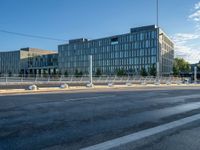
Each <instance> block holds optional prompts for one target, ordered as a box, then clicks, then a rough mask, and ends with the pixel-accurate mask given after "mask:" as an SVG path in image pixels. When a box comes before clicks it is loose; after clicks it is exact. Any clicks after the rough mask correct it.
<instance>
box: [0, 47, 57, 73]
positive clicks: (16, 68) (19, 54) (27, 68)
mask: <svg viewBox="0 0 200 150" xmlns="http://www.w3.org/2000/svg"><path fill="white" fill-rule="evenodd" d="M19 73H21V74H43V73H46V74H55V73H58V54H57V53H56V52H53V51H47V50H40V49H34V48H23V49H20V50H18V51H12V52H0V74H10V75H11V74H12V75H14V74H16V75H18V74H19Z"/></svg>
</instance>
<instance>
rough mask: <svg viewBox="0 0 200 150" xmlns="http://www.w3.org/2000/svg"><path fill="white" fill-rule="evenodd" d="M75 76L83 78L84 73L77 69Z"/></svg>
mask: <svg viewBox="0 0 200 150" xmlns="http://www.w3.org/2000/svg"><path fill="white" fill-rule="evenodd" d="M74 75H75V77H77V78H78V77H81V76H83V72H82V71H80V72H79V71H78V70H77V69H76V70H75V73H74Z"/></svg>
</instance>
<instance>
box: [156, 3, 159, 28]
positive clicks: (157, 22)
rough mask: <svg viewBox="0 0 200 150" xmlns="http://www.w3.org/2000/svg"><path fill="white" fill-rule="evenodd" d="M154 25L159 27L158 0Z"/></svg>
mask: <svg viewBox="0 0 200 150" xmlns="http://www.w3.org/2000/svg"><path fill="white" fill-rule="evenodd" d="M156 25H157V27H158V26H159V0H156Z"/></svg>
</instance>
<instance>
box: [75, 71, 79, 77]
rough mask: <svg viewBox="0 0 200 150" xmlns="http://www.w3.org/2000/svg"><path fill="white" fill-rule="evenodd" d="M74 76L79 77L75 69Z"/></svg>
mask: <svg viewBox="0 0 200 150" xmlns="http://www.w3.org/2000/svg"><path fill="white" fill-rule="evenodd" d="M74 75H75V77H78V76H79V72H78V70H77V69H76V70H75V73H74Z"/></svg>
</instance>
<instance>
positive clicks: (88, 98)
mask: <svg viewBox="0 0 200 150" xmlns="http://www.w3.org/2000/svg"><path fill="white" fill-rule="evenodd" d="M111 97H115V95H107V96H106V95H105V96H96V97H81V98H73V99H67V100H64V101H65V102H69V101H79V100H90V99H101V98H111Z"/></svg>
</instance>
